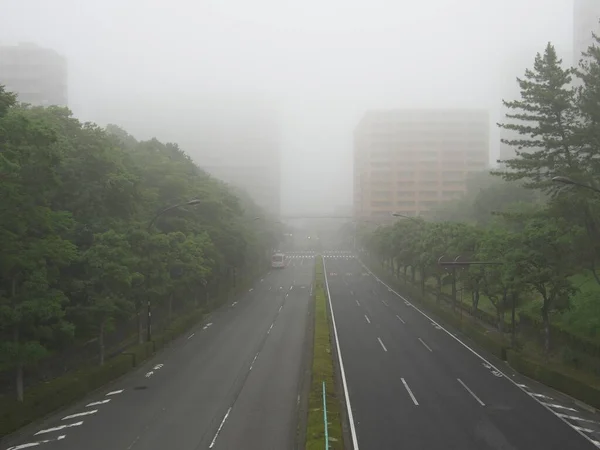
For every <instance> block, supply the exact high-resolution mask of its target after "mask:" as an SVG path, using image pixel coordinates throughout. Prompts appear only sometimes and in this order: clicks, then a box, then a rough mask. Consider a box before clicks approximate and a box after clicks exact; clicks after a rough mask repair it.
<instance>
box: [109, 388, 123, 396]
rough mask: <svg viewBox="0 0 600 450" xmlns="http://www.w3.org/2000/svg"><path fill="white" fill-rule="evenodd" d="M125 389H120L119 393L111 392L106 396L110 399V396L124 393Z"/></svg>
mask: <svg viewBox="0 0 600 450" xmlns="http://www.w3.org/2000/svg"><path fill="white" fill-rule="evenodd" d="M124 390H125V389H119V390H118V391H112V392H109V393H108V394H106V396H107V397H108V396H109V395H117V394H120V393H121V392H123V391H124Z"/></svg>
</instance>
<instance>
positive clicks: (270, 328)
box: [267, 322, 275, 334]
mask: <svg viewBox="0 0 600 450" xmlns="http://www.w3.org/2000/svg"><path fill="white" fill-rule="evenodd" d="M274 324H275V322H273V323H272V324H271V326H270V327H269V331H267V334H269V333H270V332H271V330H272V329H273V325H274Z"/></svg>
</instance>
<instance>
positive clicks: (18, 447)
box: [6, 434, 67, 450]
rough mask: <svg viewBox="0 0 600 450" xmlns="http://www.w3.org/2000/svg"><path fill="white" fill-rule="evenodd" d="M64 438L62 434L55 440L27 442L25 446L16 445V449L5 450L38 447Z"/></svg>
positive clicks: (14, 448)
mask: <svg viewBox="0 0 600 450" xmlns="http://www.w3.org/2000/svg"><path fill="white" fill-rule="evenodd" d="M66 437H67V435H66V434H62V435H60V436H58V437H57V438H56V439H47V440H45V441H37V442H28V443H27V444H21V445H17V446H16V447H10V448H8V449H6V450H21V449H22V448H30V447H37V446H38V445H42V444H47V443H48V442H54V441H62V440H63V439H64V438H66Z"/></svg>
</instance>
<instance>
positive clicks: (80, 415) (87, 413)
mask: <svg viewBox="0 0 600 450" xmlns="http://www.w3.org/2000/svg"><path fill="white" fill-rule="evenodd" d="M97 412H98V410H97V409H92V410H91V411H84V412H80V413H77V414H71V415H69V416H65V417H63V418H62V420H69V419H74V418H76V417H83V416H89V415H91V414H96V413H97Z"/></svg>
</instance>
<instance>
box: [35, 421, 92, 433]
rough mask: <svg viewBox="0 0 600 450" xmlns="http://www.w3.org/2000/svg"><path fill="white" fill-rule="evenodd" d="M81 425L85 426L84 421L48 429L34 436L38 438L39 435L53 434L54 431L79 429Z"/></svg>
mask: <svg viewBox="0 0 600 450" xmlns="http://www.w3.org/2000/svg"><path fill="white" fill-rule="evenodd" d="M80 425H83V420H81V421H79V422H74V423H69V424H67V425H59V426H58V427H53V428H46V429H45V430H40V431H38V432H37V433H35V434H34V436H37V435H38V434H46V433H52V432H53V431H59V430H64V429H65V428H73V427H78V426H80Z"/></svg>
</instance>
